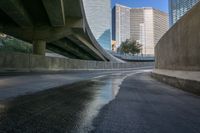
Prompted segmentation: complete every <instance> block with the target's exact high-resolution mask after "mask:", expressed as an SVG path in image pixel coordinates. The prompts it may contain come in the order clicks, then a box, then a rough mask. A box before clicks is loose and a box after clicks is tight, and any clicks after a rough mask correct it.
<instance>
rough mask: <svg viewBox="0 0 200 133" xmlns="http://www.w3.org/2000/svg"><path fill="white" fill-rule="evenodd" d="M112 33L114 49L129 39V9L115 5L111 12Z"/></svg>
mask: <svg viewBox="0 0 200 133" xmlns="http://www.w3.org/2000/svg"><path fill="white" fill-rule="evenodd" d="M112 16H113V19H112V31H113V40H115V41H116V47H119V46H120V44H121V43H122V42H123V41H126V39H129V38H130V8H129V7H126V6H122V5H119V4H117V5H116V6H115V7H114V8H113V10H112Z"/></svg>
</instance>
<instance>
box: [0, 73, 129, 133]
mask: <svg viewBox="0 0 200 133" xmlns="http://www.w3.org/2000/svg"><path fill="white" fill-rule="evenodd" d="M127 76H128V74H127V73H126V74H125V73H124V74H122V73H120V74H115V75H110V76H106V77H101V78H95V79H93V80H92V81H89V82H86V83H83V84H81V85H78V86H76V85H75V86H74V87H62V88H58V89H52V90H48V91H43V92H40V93H36V94H34V95H29V96H22V97H19V98H16V99H14V100H12V101H10V102H8V103H6V105H4V106H5V109H3V110H1V111H0V132H2V131H3V132H48V133H51V132H52V133H54V132H58V133H59V132H61V133H63V132H66V131H67V132H69V133H70V132H73V133H74V132H78V133H81V132H89V131H90V130H92V128H93V127H92V120H93V119H94V118H95V117H96V116H97V115H98V112H99V110H100V109H101V108H102V107H103V106H104V105H105V104H108V103H109V102H110V101H111V100H113V99H114V98H115V96H116V95H117V93H118V91H119V85H120V84H121V83H122V81H123V80H124V79H125V78H126V77H127Z"/></svg>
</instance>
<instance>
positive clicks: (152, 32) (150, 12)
mask: <svg viewBox="0 0 200 133" xmlns="http://www.w3.org/2000/svg"><path fill="white" fill-rule="evenodd" d="M117 6H119V5H117ZM117 6H116V7H117ZM116 7H115V8H114V10H115V12H114V15H115V14H117V13H116V12H118V11H117V8H116ZM127 9H129V16H128V17H126V19H127V20H124V18H122V17H123V16H122V17H121V18H117V17H116V18H115V19H114V20H113V21H115V23H114V22H113V24H115V25H114V26H113V27H114V28H115V29H114V30H113V31H115V32H114V33H115V37H117V36H119V38H124V37H123V36H122V35H121V34H120V33H119V32H117V31H119V29H124V28H122V27H127V30H125V31H122V32H124V33H126V35H127V38H126V39H131V40H135V41H137V42H139V43H140V44H142V51H141V54H143V55H154V47H155V45H156V44H157V42H158V41H159V40H160V38H161V37H162V35H163V34H164V33H165V32H166V31H167V30H168V27H169V26H168V15H167V13H164V12H162V11H159V10H156V9H153V8H127ZM127 12H128V10H127ZM127 14H128V13H127ZM121 19H123V21H124V22H126V23H122V24H120V25H117V24H118V21H119V20H121ZM127 25H128V26H127ZM128 35H129V36H128ZM115 39H116V41H117V43H118V44H120V43H121V42H122V41H119V40H118V39H117V38H115ZM124 40H125V38H124ZM124 40H123V41H124Z"/></svg>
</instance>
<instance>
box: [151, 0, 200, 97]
mask: <svg viewBox="0 0 200 133" xmlns="http://www.w3.org/2000/svg"><path fill="white" fill-rule="evenodd" d="M155 55H156V56H155V70H154V72H153V74H152V75H153V77H155V78H157V79H159V80H160V81H163V82H165V83H168V84H170V85H173V86H175V87H178V88H181V89H184V90H188V91H190V92H194V93H196V94H200V80H197V79H194V78H193V79H192V78H191V77H194V75H196V74H199V72H200V2H199V3H198V4H197V5H196V6H194V8H192V9H191V10H190V11H189V12H188V13H187V14H186V15H184V16H183V17H182V18H181V19H180V20H179V21H178V22H177V23H176V24H175V25H174V26H173V27H172V28H171V29H170V30H169V31H168V32H167V33H166V34H165V35H164V36H163V37H162V38H161V40H160V41H159V42H158V44H157V45H156V47H155ZM177 71H179V72H178V74H177ZM186 73H190V74H192V75H191V76H190V77H188V78H187V79H185V76H187V74H186ZM180 75H182V76H180ZM199 76H200V75H199ZM199 78H200V77H198V79H199Z"/></svg>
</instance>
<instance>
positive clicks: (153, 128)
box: [0, 70, 200, 133]
mask: <svg viewBox="0 0 200 133" xmlns="http://www.w3.org/2000/svg"><path fill="white" fill-rule="evenodd" d="M77 75H79V74H77ZM91 75H92V76H91ZM54 76H55V75H54ZM36 77H37V76H36ZM71 77H76V76H71ZM78 77H79V78H80V77H81V76H78ZM78 77H77V78H78ZM83 77H85V80H80V81H78V82H76V83H72V84H68V85H63V86H62V87H56V88H53V89H44V90H43V91H37V92H34V93H28V94H27V95H23V96H18V97H16V98H10V97H9V98H6V99H3V98H2V100H0V133H65V132H67V133H87V132H94V133H96V132H97V133H199V132H200V114H199V112H200V106H199V105H200V99H199V96H195V95H193V94H190V93H187V92H183V91H181V90H178V89H176V88H173V87H170V86H168V85H165V84H162V83H160V82H158V81H156V80H154V79H152V78H151V77H150V73H149V70H133V71H121V72H120V71H118V72H113V73H102V74H94V73H93V74H89V75H88V76H85V74H83ZM88 77H91V78H88ZM21 78H22V77H21ZM53 79H54V78H53ZM20 84H22V82H20ZM8 88H9V87H8ZM0 92H1V90H0ZM0 95H1V94H0Z"/></svg>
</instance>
